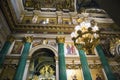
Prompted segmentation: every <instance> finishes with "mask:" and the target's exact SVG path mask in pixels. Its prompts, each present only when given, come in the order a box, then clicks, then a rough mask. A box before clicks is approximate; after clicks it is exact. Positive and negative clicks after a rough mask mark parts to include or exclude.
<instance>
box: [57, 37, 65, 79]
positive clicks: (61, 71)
mask: <svg viewBox="0 0 120 80" xmlns="http://www.w3.org/2000/svg"><path fill="white" fill-rule="evenodd" d="M57 42H58V61H59V80H67V76H66V64H65V56H64V42H65V38H64V37H57Z"/></svg>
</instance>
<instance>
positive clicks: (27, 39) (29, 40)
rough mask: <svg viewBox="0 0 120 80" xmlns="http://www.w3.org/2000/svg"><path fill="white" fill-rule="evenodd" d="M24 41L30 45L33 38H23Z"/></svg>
mask: <svg viewBox="0 0 120 80" xmlns="http://www.w3.org/2000/svg"><path fill="white" fill-rule="evenodd" d="M24 41H25V42H29V43H31V42H32V41H33V36H25V37H24Z"/></svg>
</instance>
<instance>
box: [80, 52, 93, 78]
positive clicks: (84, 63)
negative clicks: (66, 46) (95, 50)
mask: <svg viewBox="0 0 120 80" xmlns="http://www.w3.org/2000/svg"><path fill="white" fill-rule="evenodd" d="M79 56H80V61H81V66H82V71H83V76H84V80H92V77H91V74H90V70H89V66H88V63H87V58H86V56H85V53H84V51H83V50H79Z"/></svg>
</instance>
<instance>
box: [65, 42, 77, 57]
mask: <svg viewBox="0 0 120 80" xmlns="http://www.w3.org/2000/svg"><path fill="white" fill-rule="evenodd" d="M77 53H78V52H77V49H76V48H75V46H74V44H71V43H66V44H65V54H66V55H76V54H77Z"/></svg>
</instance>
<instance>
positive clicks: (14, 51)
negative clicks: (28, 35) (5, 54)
mask: <svg viewBox="0 0 120 80" xmlns="http://www.w3.org/2000/svg"><path fill="white" fill-rule="evenodd" d="M22 47H23V42H22V41H15V44H14V46H13V49H12V52H11V54H20V53H21V50H22Z"/></svg>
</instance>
